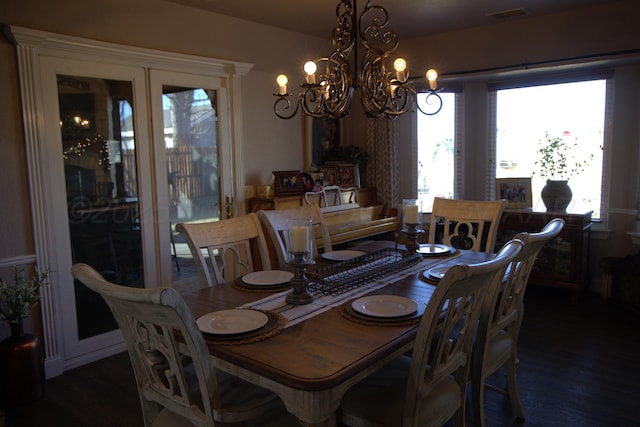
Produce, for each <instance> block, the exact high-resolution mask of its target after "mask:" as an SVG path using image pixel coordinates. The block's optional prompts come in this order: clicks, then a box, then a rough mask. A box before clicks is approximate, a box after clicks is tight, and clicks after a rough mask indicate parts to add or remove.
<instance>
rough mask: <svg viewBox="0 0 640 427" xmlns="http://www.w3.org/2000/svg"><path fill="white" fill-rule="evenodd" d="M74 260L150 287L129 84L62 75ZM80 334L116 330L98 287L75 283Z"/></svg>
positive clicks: (81, 337)
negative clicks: (144, 259)
mask: <svg viewBox="0 0 640 427" xmlns="http://www.w3.org/2000/svg"><path fill="white" fill-rule="evenodd" d="M57 83H58V104H59V109H60V134H61V139H62V159H63V163H64V178H65V188H66V196H67V209H68V214H69V240H70V245H71V259H72V263H74V264H75V263H78V262H82V263H86V264H89V265H91V266H92V267H93V268H95V269H96V270H97V271H98V272H99V273H100V274H102V276H103V277H104V278H105V279H106V280H108V281H110V282H113V283H117V284H120V285H123V286H130V287H138V288H142V287H144V270H143V268H142V238H141V237H142V236H141V229H140V216H139V209H138V179H137V176H138V173H137V167H136V138H135V130H134V126H133V124H134V116H133V108H132V100H133V96H132V95H133V94H132V87H131V82H129V81H121V80H110V79H102V78H90V77H79V76H70V75H63V74H58V75H57ZM73 287H74V289H73V294H74V299H75V309H76V310H75V311H76V326H77V331H78V339H79V340H84V339H87V338H91V337H95V336H97V335H100V334H104V333H106V332H110V331H114V330H116V329H117V324H116V322H115V319H114V318H113V316H112V315H111V311H110V310H109V308H108V307H107V305H106V304H105V302H104V301H103V300H102V298H101V297H100V296H99V295H98V294H96V293H95V292H93V291H91V290H89V289H88V288H87V287H85V286H84V285H82V284H81V283H79V282H78V281H75V282H74V286H73Z"/></svg>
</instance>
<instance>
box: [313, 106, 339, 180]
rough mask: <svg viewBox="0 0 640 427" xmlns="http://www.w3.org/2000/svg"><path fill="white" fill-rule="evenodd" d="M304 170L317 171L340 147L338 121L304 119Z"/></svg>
mask: <svg viewBox="0 0 640 427" xmlns="http://www.w3.org/2000/svg"><path fill="white" fill-rule="evenodd" d="M304 128H305V149H304V152H305V169H306V170H316V171H317V170H318V168H319V167H320V166H322V165H324V163H325V159H326V158H327V154H328V153H329V152H331V151H332V150H334V149H335V148H336V147H338V146H339V145H340V140H341V138H340V135H341V134H340V120H338V119H319V118H315V117H305V124H304Z"/></svg>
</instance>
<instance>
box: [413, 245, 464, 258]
mask: <svg viewBox="0 0 640 427" xmlns="http://www.w3.org/2000/svg"><path fill="white" fill-rule="evenodd" d="M455 251H456V250H455V248H452V247H451V246H447V245H441V244H439V243H426V244H421V245H420V247H419V248H418V253H419V254H421V255H426V256H438V255H448V254H451V253H454V252H455Z"/></svg>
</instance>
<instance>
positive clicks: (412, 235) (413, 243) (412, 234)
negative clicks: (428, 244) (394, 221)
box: [402, 224, 424, 255]
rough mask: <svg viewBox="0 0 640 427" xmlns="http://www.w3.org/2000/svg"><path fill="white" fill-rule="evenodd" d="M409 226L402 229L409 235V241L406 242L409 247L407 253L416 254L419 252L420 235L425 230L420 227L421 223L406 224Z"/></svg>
mask: <svg viewBox="0 0 640 427" xmlns="http://www.w3.org/2000/svg"><path fill="white" fill-rule="evenodd" d="M406 225H407V228H406V229H404V230H402V231H403V232H404V233H405V234H406V235H407V237H408V238H409V240H408V242H407V243H405V246H406V247H407V255H411V254H414V253H416V252H418V248H419V247H420V245H419V244H418V235H419V234H421V233H424V230H423V229H421V228H418V226H419V225H420V224H406Z"/></svg>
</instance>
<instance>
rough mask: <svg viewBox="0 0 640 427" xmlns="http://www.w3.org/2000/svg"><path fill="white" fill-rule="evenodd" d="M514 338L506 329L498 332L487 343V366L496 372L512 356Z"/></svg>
mask: <svg viewBox="0 0 640 427" xmlns="http://www.w3.org/2000/svg"><path fill="white" fill-rule="evenodd" d="M513 345H514V343H513V338H512V337H511V335H509V334H508V333H507V332H505V331H500V332H498V333H497V334H496V335H495V336H494V337H492V338H491V339H490V340H489V343H488V344H487V356H486V361H485V368H486V369H487V370H489V371H491V372H495V371H496V370H497V369H498V368H500V367H501V366H502V365H504V363H505V361H507V360H509V358H510V357H511V352H512V351H513Z"/></svg>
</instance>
